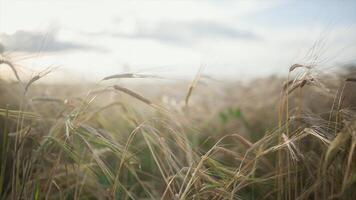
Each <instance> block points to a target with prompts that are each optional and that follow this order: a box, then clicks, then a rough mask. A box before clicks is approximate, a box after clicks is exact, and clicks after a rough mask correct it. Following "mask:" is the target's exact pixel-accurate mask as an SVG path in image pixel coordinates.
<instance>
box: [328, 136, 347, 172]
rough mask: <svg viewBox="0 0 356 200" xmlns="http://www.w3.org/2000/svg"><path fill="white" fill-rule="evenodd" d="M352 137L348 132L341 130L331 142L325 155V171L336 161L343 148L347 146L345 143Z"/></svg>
mask: <svg viewBox="0 0 356 200" xmlns="http://www.w3.org/2000/svg"><path fill="white" fill-rule="evenodd" d="M350 138H351V135H350V134H348V133H344V132H340V133H339V134H338V135H337V136H336V137H335V139H334V140H333V141H332V142H331V143H330V146H329V148H328V150H327V152H326V155H325V165H324V172H325V170H326V169H327V168H328V166H329V165H330V164H331V163H332V162H333V161H334V159H335V158H336V156H337V154H338V152H339V151H340V149H341V148H343V147H345V143H346V142H347V141H348V140H349V139H350Z"/></svg>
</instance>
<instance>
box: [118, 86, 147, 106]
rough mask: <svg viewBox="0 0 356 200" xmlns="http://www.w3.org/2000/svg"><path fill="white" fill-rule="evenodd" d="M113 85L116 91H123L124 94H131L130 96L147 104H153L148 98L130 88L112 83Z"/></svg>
mask: <svg viewBox="0 0 356 200" xmlns="http://www.w3.org/2000/svg"><path fill="white" fill-rule="evenodd" d="M113 87H114V89H115V90H118V91H121V92H123V93H126V94H128V95H130V96H132V97H134V98H136V99H138V100H140V101H142V102H144V103H146V104H148V105H153V103H152V102H151V101H150V100H148V99H146V98H145V97H143V96H142V95H140V94H138V93H136V92H134V91H132V90H129V89H127V88H124V87H121V86H118V85H114V86H113Z"/></svg>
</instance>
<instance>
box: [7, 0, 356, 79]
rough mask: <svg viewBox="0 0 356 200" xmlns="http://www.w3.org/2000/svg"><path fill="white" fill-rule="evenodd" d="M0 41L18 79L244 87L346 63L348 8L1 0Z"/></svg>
mask: <svg viewBox="0 0 356 200" xmlns="http://www.w3.org/2000/svg"><path fill="white" fill-rule="evenodd" d="M0 32H1V35H0V42H1V43H3V45H4V46H5V49H6V50H7V51H8V52H11V55H14V58H15V60H16V58H17V62H18V63H20V64H22V66H27V67H23V68H22V70H23V71H30V69H40V68H45V67H48V66H60V68H59V70H58V72H57V74H58V77H62V78H69V77H71V76H68V74H75V75H76V76H79V77H80V78H85V79H88V78H101V77H103V76H106V75H110V74H115V73H120V72H124V71H134V72H142V73H150V74H158V75H167V76H180V77H182V76H185V77H191V76H194V74H195V73H196V71H197V70H198V68H199V67H200V66H205V72H204V73H206V74H210V75H213V76H217V77H220V78H223V77H228V78H232V77H244V78H246V77H255V76H259V75H267V74H272V73H284V72H286V71H287V70H288V67H289V66H290V65H291V64H293V63H295V62H298V63H303V62H310V61H311V60H312V59H314V57H315V56H317V60H318V62H319V63H320V65H321V66H326V67H332V66H334V65H335V64H344V63H349V62H355V61H356V60H355V58H356V57H355V52H356V1H354V0H344V1H307V0H305V1H303V0H300V1H288V0H283V1H254V0H249V1H236V0H233V1H227V0H226V1H224V0H217V1H212V0H180V1H172V0H171V1H169V0H162V1H158V0H155V1H154V0H152V1H150V0H142V1H133V0H131V1H120V0H115V1H113V0H100V1H99V0H97V1H95V0H61V1H59V0H0ZM314 44H316V46H315V47H314V48H313V45H314ZM312 48H313V49H314V51H312V52H311V53H310V50H311V49H312ZM308 52H309V54H308ZM20 53H21V54H22V55H30V58H31V59H23V56H18V54H20ZM15 55H16V56H15Z"/></svg>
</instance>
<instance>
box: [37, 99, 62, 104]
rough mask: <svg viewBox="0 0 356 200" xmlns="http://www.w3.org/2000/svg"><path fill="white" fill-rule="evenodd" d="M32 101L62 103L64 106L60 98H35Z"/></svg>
mask: <svg viewBox="0 0 356 200" xmlns="http://www.w3.org/2000/svg"><path fill="white" fill-rule="evenodd" d="M31 101H39V102H43V101H46V102H55V103H60V104H63V103H64V101H63V100H62V99H59V98H53V97H34V98H32V99H31Z"/></svg>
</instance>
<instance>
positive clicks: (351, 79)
mask: <svg viewBox="0 0 356 200" xmlns="http://www.w3.org/2000/svg"><path fill="white" fill-rule="evenodd" d="M345 81H346V82H356V78H347V79H346V80H345Z"/></svg>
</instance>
